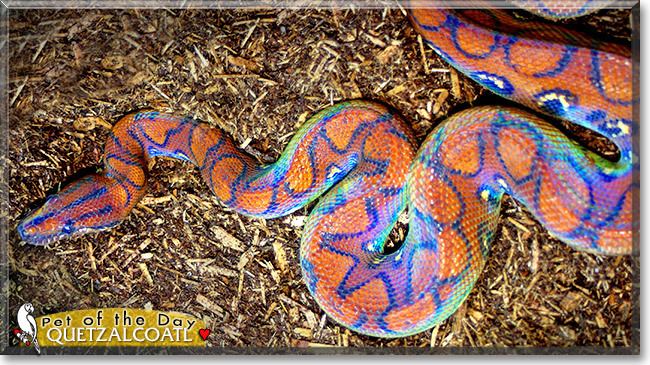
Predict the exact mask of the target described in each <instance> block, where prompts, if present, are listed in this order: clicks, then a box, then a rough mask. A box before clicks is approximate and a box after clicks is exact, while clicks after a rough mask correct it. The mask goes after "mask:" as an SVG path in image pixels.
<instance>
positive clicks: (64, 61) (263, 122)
mask: <svg viewBox="0 0 650 365" xmlns="http://www.w3.org/2000/svg"><path fill="white" fill-rule="evenodd" d="M627 14H628V13H625V12H616V13H607V12H600V13H599V15H597V16H596V17H590V18H588V20H586V21H585V20H582V21H581V23H585V22H587V23H595V24H596V25H597V26H599V27H601V29H615V30H616V31H617V32H618V34H620V35H622V36H623V37H625V35H626V34H627V33H628V32H629V30H628V29H627V22H626V19H627V18H626V17H627V16H628V15H627ZM599 24H600V25H599ZM9 28H10V35H11V37H10V47H11V54H10V57H11V58H10V70H9V73H10V103H11V104H10V108H11V109H10V120H9V123H10V128H11V132H10V165H9V167H10V173H11V180H10V202H11V203H12V205H11V217H12V218H11V219H13V225H12V226H11V227H10V228H11V229H14V228H15V224H16V222H17V220H18V219H19V217H20V216H21V215H23V214H24V213H25V212H26V211H27V210H28V209H29V208H31V207H34V206H35V205H36V204H37V203H38V202H40V201H42V199H43V198H44V197H45V196H46V195H47V193H49V192H53V191H56V189H58V188H59V187H60V184H61V183H62V182H67V181H69V176H71V175H73V174H75V173H77V172H78V171H80V170H82V169H84V168H94V167H96V166H98V163H99V161H100V159H101V156H102V146H103V141H104V140H105V138H106V136H107V135H108V132H109V129H110V125H111V124H112V123H114V122H115V121H116V120H117V119H118V118H119V117H120V116H121V115H123V114H125V113H127V112H128V111H131V110H134V109H140V108H146V107H153V108H156V109H160V110H163V111H172V112H175V113H178V114H192V115H195V116H197V117H199V118H200V119H202V120H204V121H207V122H209V123H211V124H213V125H216V126H219V127H221V128H223V129H225V130H226V131H227V132H229V133H230V134H231V135H232V136H233V137H234V138H235V140H236V141H237V142H238V143H241V144H243V145H248V150H250V151H251V152H252V153H255V154H256V155H257V156H259V158H260V159H261V160H262V161H266V162H268V161H273V160H274V159H275V158H277V157H278V156H279V154H280V152H281V151H282V150H283V147H284V145H285V144H286V142H287V141H288V139H289V138H290V136H291V135H292V133H294V132H295V131H296V130H297V128H298V126H299V125H300V124H301V122H303V121H304V120H305V119H306V117H308V116H309V115H310V114H312V113H313V112H314V111H317V110H319V109H321V108H323V107H325V106H327V105H329V104H330V103H332V102H336V101H340V100H346V99H353V98H360V97H363V98H368V99H375V100H380V101H383V102H385V103H387V104H389V105H391V106H393V107H395V108H396V109H397V110H399V111H401V113H402V114H403V115H404V117H405V118H406V119H407V120H409V121H411V123H412V126H413V128H414V129H415V131H416V132H417V136H418V137H419V138H420V140H421V139H423V138H424V136H426V134H427V133H428V132H429V131H430V130H431V129H432V127H433V126H435V125H436V124H437V123H439V122H440V121H441V120H443V119H444V117H445V116H446V115H447V114H448V113H450V110H451V111H457V110H460V109H463V108H465V107H467V106H469V105H473V104H476V103H477V102H484V101H482V100H491V101H494V102H500V101H499V99H496V98H494V97H492V96H490V95H487V94H486V93H484V92H483V91H482V90H481V89H480V88H479V87H477V86H476V85H475V84H474V83H472V82H471V81H468V80H467V79H466V78H465V77H463V76H462V75H460V74H458V73H456V72H455V71H454V70H453V69H450V68H449V66H448V65H447V64H445V63H444V62H442V61H440V60H439V59H437V58H436V57H435V56H434V55H433V52H432V51H431V50H430V49H428V48H427V47H423V45H422V42H421V40H420V39H419V37H418V36H417V34H416V33H415V32H414V31H413V29H412V28H411V27H410V26H409V24H408V22H407V20H406V18H405V16H404V13H403V11H401V10H399V9H385V10H358V11H344V10H335V11H330V10H320V11H316V10H313V11H306V10H304V11H292V10H260V11H198V10H196V11H183V10H116V11H114V10H109V11H95V10H93V11H82V10H79V11H53V10H29V11H12V12H11V15H10V26H9ZM608 33H611V31H609V30H608ZM423 53H424V54H423ZM308 212H309V209H302V210H300V211H298V212H297V213H295V214H293V215H292V216H289V217H287V218H283V219H277V220H269V221H265V220H262V219H251V218H247V217H244V216H241V215H239V214H235V213H232V212H231V211H230V210H229V209H227V208H224V207H222V206H221V205H220V203H219V202H218V201H217V200H216V198H215V197H214V196H213V195H212V194H211V193H210V192H209V190H208V189H207V186H206V184H205V183H204V182H203V181H202V180H201V178H200V176H199V174H198V173H197V171H196V170H195V169H194V167H193V166H192V165H190V164H186V163H181V162H178V161H173V160H168V159H157V160H156V161H154V162H153V163H152V164H151V179H150V187H149V193H148V195H147V197H146V198H145V199H144V201H143V202H142V203H140V204H139V205H138V207H137V209H136V210H135V211H134V212H133V213H132V214H131V215H130V216H129V218H128V219H127V220H126V221H125V222H124V223H122V224H121V225H120V226H119V227H118V228H116V229H113V230H111V231H107V232H103V233H100V234H90V235H87V236H84V237H79V238H76V239H72V240H66V241H63V242H60V243H57V244H54V245H53V246H52V247H51V248H50V249H44V248H40V247H31V246H25V245H23V244H21V243H20V242H19V239H18V238H17V236H16V235H15V234H13V235H12V236H11V240H10V242H9V252H8V254H9V263H10V270H11V272H10V279H11V281H10V292H11V297H10V306H9V308H10V310H12V311H13V309H14V308H17V306H18V305H19V304H20V303H23V302H25V301H31V302H32V303H33V304H34V306H35V308H36V311H37V313H36V314H37V315H38V314H45V313H52V312H58V311H65V310H71V309H78V308H89V307H119V306H126V307H134V308H141V307H144V308H154V309H161V310H174V311H181V312H186V313H190V314H193V315H196V316H198V317H200V318H202V319H204V320H205V321H206V322H207V324H208V326H209V327H210V328H212V329H213V331H214V332H213V334H212V335H211V337H210V345H211V346H236V347H237V346H261V347H266V346H269V347H283V346H284V347H286V346H299V347H303V346H353V347H394V346H408V347H424V348H426V347H429V346H445V347H449V346H452V347H457V346H488V347H491V346H495V347H504V346H523V347H574V346H596V347H626V346H631V345H632V338H633V337H632V329H631V323H632V317H633V315H634V310H635V305H634V303H633V301H632V289H633V275H634V268H635V267H638V260H634V259H632V258H630V257H614V258H610V257H601V256H595V255H591V254H585V253H581V252H577V251H574V250H572V249H570V248H568V247H566V246H565V245H563V244H561V243H560V242H558V241H556V240H554V239H552V238H550V237H549V235H548V234H547V232H546V231H545V229H544V228H542V227H541V226H540V225H539V224H538V223H536V222H535V221H534V219H533V218H532V217H531V216H530V215H529V214H528V213H527V212H526V211H522V208H521V207H520V206H518V205H517V204H515V203H513V202H511V201H508V202H507V203H506V204H505V207H504V209H503V216H502V217H503V218H502V220H501V226H500V231H499V234H498V235H497V238H496V241H495V243H494V245H493V249H492V255H491V259H490V260H489V262H488V264H487V267H486V269H485V271H484V272H483V274H482V276H481V278H480V280H479V281H478V283H477V285H476V287H475V288H474V290H473V292H472V293H471V295H470V297H469V299H468V300H467V301H466V303H465V304H464V305H463V306H462V307H461V308H460V310H459V311H458V312H457V313H455V314H454V315H452V316H451V318H449V319H448V320H447V321H445V322H443V323H442V324H440V325H439V326H437V327H435V328H433V330H432V331H427V332H425V333H421V334H419V335H416V336H411V337H408V338H404V339H397V340H381V339H375V338H370V337H365V336H360V335H357V334H355V333H353V332H350V331H349V330H347V329H345V328H342V327H340V326H338V325H336V324H334V323H332V321H331V320H328V319H327V318H326V317H325V316H324V314H323V312H322V311H321V310H320V309H319V308H318V306H317V305H316V304H315V302H314V301H313V300H312V298H311V297H310V295H309V293H308V291H307V288H306V287H305V285H304V283H303V281H302V279H301V274H300V268H299V264H298V257H297V256H298V246H299V242H300V234H301V227H300V225H299V224H298V223H297V222H299V221H300V219H301V218H302V217H304V216H306V215H307V214H308ZM635 262H636V264H635Z"/></svg>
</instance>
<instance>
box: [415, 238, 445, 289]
mask: <svg viewBox="0 0 650 365" xmlns="http://www.w3.org/2000/svg"><path fill="white" fill-rule="evenodd" d="M437 262H438V254H437V253H436V252H434V251H432V250H429V249H425V248H422V249H420V250H417V251H415V252H414V253H413V267H415V268H417V269H415V270H413V272H412V273H413V277H412V279H411V286H412V288H413V292H414V293H416V294H417V293H421V292H423V291H425V290H427V289H429V288H428V286H429V283H430V282H431V278H432V277H434V276H435V275H436V271H437V270H438V265H437Z"/></svg>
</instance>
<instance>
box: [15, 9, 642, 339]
mask: <svg viewBox="0 0 650 365" xmlns="http://www.w3.org/2000/svg"><path fill="white" fill-rule="evenodd" d="M463 15H464V16H461V15H460V13H456V12H451V11H446V10H438V9H414V10H413V11H412V12H411V20H412V22H413V24H414V26H415V27H416V29H417V30H418V31H419V32H420V33H421V34H422V36H423V38H424V39H425V40H426V41H427V42H428V43H429V44H430V45H431V46H432V47H433V48H434V50H435V51H436V52H437V53H438V54H440V55H441V56H442V57H443V58H444V59H445V60H447V61H448V62H450V63H451V64H452V65H453V66H454V67H455V68H457V69H459V70H460V71H462V72H463V73H465V74H467V75H468V76H469V77H471V78H472V79H474V80H475V81H477V82H478V83H480V84H481V85H483V86H485V87H486V88H488V89H490V90H492V91H493V92H495V93H497V94H499V95H502V96H504V97H507V98H510V99H513V100H515V101H518V102H520V103H522V104H524V105H527V106H528V107H530V108H532V109H535V110H538V111H541V112H543V113H546V114H550V115H553V116H556V117H561V118H564V119H567V120H570V121H571V122H574V123H577V124H579V125H582V126H585V127H587V128H590V129H593V130H594V131H596V132H599V133H601V134H603V135H604V136H606V137H608V138H610V140H611V141H612V142H614V143H615V144H616V146H617V147H618V149H619V152H620V158H619V159H618V160H617V161H610V160H606V159H604V158H602V157H601V156H599V155H597V154H595V153H592V152H590V151H589V150H587V149H585V148H584V147H582V146H580V145H579V144H577V143H576V142H574V141H572V140H571V139H569V138H567V137H566V136H565V135H564V134H562V133H561V132H560V131H559V130H558V129H556V128H555V127H553V126H552V125H551V124H550V123H548V122H547V121H545V120H543V119H541V118H540V117H538V116H536V115H534V114H532V113H530V112H527V111H523V110H519V109H516V108H504V107H492V106H488V107H477V108H471V109H468V110H465V111H463V112H460V113H458V114H456V115H454V116H452V117H450V118H449V119H447V120H446V121H444V122H443V123H441V124H440V125H439V126H437V127H436V128H435V129H434V131H433V132H432V133H431V134H430V135H429V137H428V138H427V139H426V141H425V142H424V143H423V145H422V146H421V148H420V149H419V151H416V143H415V140H414V138H413V133H412V132H411V130H410V129H409V127H408V126H407V125H406V124H405V123H404V122H403V121H402V120H401V119H400V118H399V116H398V115H396V114H395V113H394V112H392V111H391V110H390V109H388V108H386V107H385V106H383V105H381V104H377V103H373V102H368V101H352V102H345V103H341V104H337V105H334V106H332V107H329V108H326V109H325V110H323V111H321V112H319V113H317V114H316V115H314V116H313V117H311V118H310V119H309V120H308V121H307V122H306V123H305V124H304V125H303V126H302V127H301V128H300V130H299V131H298V132H297V133H296V134H295V135H294V137H293V138H292V139H291V141H290V142H289V144H288V146H287V147H286V149H285V151H284V152H283V153H282V155H281V157H280V158H279V159H278V161H277V162H276V163H274V164H272V165H260V164H258V163H257V162H256V160H255V159H253V158H252V157H251V156H249V155H247V154H246V153H244V152H243V151H241V150H239V149H238V148H237V147H236V145H235V144H234V142H233V141H232V140H231V139H230V138H229V137H228V136H227V135H226V134H225V133H224V132H223V131H221V130H219V129H216V128H212V127H210V126H208V125H207V124H205V123H199V122H196V121H194V120H192V119H189V118H179V117H175V116H170V115H165V114H161V113H158V112H145V113H138V114H132V115H128V116H126V117H124V118H123V119H122V120H120V121H119V122H118V123H117V124H116V125H115V126H114V128H113V130H112V133H111V136H110V138H109V139H108V141H107V143H106V148H105V155H104V166H105V168H104V170H103V171H102V172H101V173H99V174H93V175H89V176H87V177H84V178H82V179H80V180H78V181H76V182H73V183H71V184H70V185H68V186H67V187H66V188H64V189H63V190H62V191H60V192H59V193H58V194H55V195H53V196H51V197H49V198H48V200H47V201H46V202H45V204H44V205H43V206H42V207H41V208H39V209H38V210H36V211H34V212H32V213H31V214H29V215H28V217H27V218H25V219H24V220H23V221H22V222H21V223H20V224H19V225H18V228H17V229H18V232H19V234H20V236H21V237H22V239H23V240H24V241H26V242H28V243H31V244H36V245H43V244H46V243H48V242H52V241H54V240H57V239H61V238H65V237H70V236H72V235H75V234H79V233H84V232H89V231H96V230H101V229H106V228H110V227H113V226H115V225H117V224H118V223H119V222H120V221H122V220H123V219H124V218H125V217H126V216H127V215H128V214H129V212H130V210H131V209H132V208H133V207H134V206H135V205H136V204H137V202H138V201H139V200H140V198H141V197H142V196H143V195H144V193H145V185H146V166H147V160H148V159H149V158H152V157H155V156H167V157H173V158H178V159H182V160H186V161H190V162H192V163H194V164H195V165H197V166H198V169H199V171H200V172H201V175H202V177H203V179H204V180H205V182H206V183H207V185H208V187H209V188H210V189H211V190H212V191H213V192H214V194H215V195H216V196H217V197H218V198H219V200H220V201H221V202H223V203H224V205H226V206H228V207H230V208H232V209H234V210H236V211H237V212H240V213H242V214H245V215H249V216H256V217H265V218H273V217H279V216H283V215H286V214H289V213H291V212H293V211H295V210H297V209H299V208H300V207H302V206H304V205H306V204H308V203H309V202H311V201H313V200H314V199H316V198H318V197H321V198H320V200H319V201H318V203H317V204H316V205H315V207H314V208H313V210H312V212H311V213H310V216H309V218H308V219H307V221H306V223H305V228H304V232H303V235H302V242H301V248H300V263H301V267H302V272H303V276H304V279H305V282H306V284H307V287H308V289H309V291H310V293H311V294H312V295H313V297H314V298H315V300H316V301H317V303H318V304H319V305H320V307H321V308H322V309H323V310H324V311H325V312H326V313H327V314H328V316H329V317H330V318H332V319H333V320H335V321H336V322H338V323H340V324H342V325H344V326H346V327H348V328H350V329H352V330H354V331H357V332H359V333H363V334H367V335H371V336H378V337H401V336H407V335H410V334H415V333H418V332H421V331H424V330H426V329H428V328H431V327H432V326H434V325H436V324H438V323H440V322H441V321H443V320H444V319H446V318H447V317H449V316H450V315H451V314H452V313H454V312H455V311H456V309H457V308H458V307H459V306H460V304H461V303H462V302H463V301H464V299H465V298H466V297H467V295H468V294H469V293H470V291H471V289H472V287H473V286H474V283H475V282H476V280H477V278H478V276H479V274H480V272H481V270H482V268H483V266H484V264H485V260H486V258H487V255H488V252H489V246H490V243H491V241H492V238H493V236H494V233H495V229H496V225H497V221H498V214H499V209H500V203H501V199H502V197H503V195H504V194H508V195H510V196H512V197H514V198H515V199H516V200H517V201H519V202H520V203H522V204H523V205H524V206H526V207H527V208H528V209H529V211H530V212H531V213H532V214H533V215H534V216H535V217H536V218H537V219H538V220H539V221H540V222H541V223H542V224H543V225H544V226H545V227H546V228H547V229H548V231H549V232H550V233H551V234H552V235H553V236H555V237H557V238H558V239H560V240H562V241H563V242H565V243H567V244H569V245H571V246H573V247H575V248H577V249H581V250H586V251H590V252H594V253H600V254H627V253H630V252H631V251H632V231H633V227H632V200H633V194H634V192H635V189H637V188H638V186H637V185H635V184H633V183H632V169H633V166H634V163H633V161H634V159H635V158H636V157H635V154H634V153H633V151H632V143H631V134H632V132H633V128H634V125H633V123H632V111H631V108H632V107H631V105H632V96H631V94H630V92H631V89H632V87H631V64H630V62H629V59H628V58H627V57H626V56H625V54H624V51H620V52H619V48H616V47H614V48H612V49H613V50H615V51H616V52H606V51H600V50H597V49H595V48H589V47H587V48H584V47H581V46H580V45H579V44H578V43H581V41H582V38H580V37H578V36H574V35H571V36H570V37H567V36H566V35H565V34H564V33H562V32H559V31H557V30H556V28H552V27H550V28H549V26H548V25H539V26H538V27H531V26H530V24H529V25H527V28H526V30H521V29H520V28H518V27H517V24H515V22H516V21H514V20H509V18H508V17H506V16H505V15H499V13H498V12H495V13H488V14H487V15H485V13H477V12H465V13H464V14H463ZM497 25H500V26H503V27H504V28H505V29H506V30H510V31H511V33H510V34H506V33H502V32H496V31H494V30H492V29H493V28H495V27H496V26H497ZM545 39H546V40H545ZM530 52H536V53H535V54H538V55H540V56H538V57H529V56H528V55H529V54H530ZM406 208H408V212H409V231H408V235H407V237H406V239H405V241H404V243H403V244H402V245H401V247H400V248H399V249H397V250H396V251H395V252H393V253H390V254H385V253H384V242H385V240H386V238H387V236H388V235H389V233H390V231H391V229H392V227H393V226H394V225H395V223H396V221H397V217H398V216H399V214H400V213H401V212H403V211H404V210H405V209H406Z"/></svg>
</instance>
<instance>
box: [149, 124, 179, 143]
mask: <svg viewBox="0 0 650 365" xmlns="http://www.w3.org/2000/svg"><path fill="white" fill-rule="evenodd" d="M151 123H155V121H153V122H151ZM177 124H178V123H173V124H172V123H169V125H166V127H165V128H162V127H154V128H149V125H147V126H145V128H144V131H145V133H146V134H147V137H148V138H149V139H150V140H152V141H153V142H155V143H156V144H159V145H161V144H163V143H165V140H166V139H167V133H168V132H169V130H170V129H172V128H176V127H177Z"/></svg>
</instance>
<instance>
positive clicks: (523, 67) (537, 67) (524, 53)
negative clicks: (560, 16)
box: [510, 40, 565, 82]
mask: <svg viewBox="0 0 650 365" xmlns="http://www.w3.org/2000/svg"><path fill="white" fill-rule="evenodd" d="M564 52H565V47H564V46H562V45H559V44H552V43H548V44H546V46H545V47H540V46H539V44H535V43H534V42H532V41H527V40H523V41H519V42H516V43H514V44H513V45H511V46H510V63H512V64H513V65H514V66H515V67H516V69H517V72H521V73H523V74H526V75H530V76H532V75H535V74H538V73H545V72H549V71H553V70H555V69H556V68H557V66H558V64H559V63H560V60H561V59H562V56H563V55H564ZM532 54H534V55H535V56H534V57H531V55H532ZM539 82H543V79H540V80H539Z"/></svg>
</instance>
